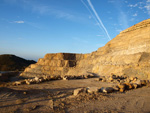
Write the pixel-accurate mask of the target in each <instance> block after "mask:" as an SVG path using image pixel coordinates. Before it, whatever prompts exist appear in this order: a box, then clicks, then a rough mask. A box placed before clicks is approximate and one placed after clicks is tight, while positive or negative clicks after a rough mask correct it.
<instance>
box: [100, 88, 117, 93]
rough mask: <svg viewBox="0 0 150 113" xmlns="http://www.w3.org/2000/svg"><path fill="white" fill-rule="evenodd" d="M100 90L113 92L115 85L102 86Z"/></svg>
mask: <svg viewBox="0 0 150 113" xmlns="http://www.w3.org/2000/svg"><path fill="white" fill-rule="evenodd" d="M100 90H101V92H103V93H112V92H113V91H114V88H113V87H102V88H101V89H100Z"/></svg>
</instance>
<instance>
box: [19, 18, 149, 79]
mask: <svg viewBox="0 0 150 113" xmlns="http://www.w3.org/2000/svg"><path fill="white" fill-rule="evenodd" d="M149 70H150V19H148V20H144V21H142V22H140V23H138V24H136V25H134V26H132V27H130V28H128V29H126V30H124V31H122V32H121V33H120V34H119V35H118V36H116V37H115V38H114V39H112V40H111V41H110V42H108V43H107V44H106V45H105V46H104V47H101V48H99V49H98V50H97V51H95V52H93V53H90V54H70V53H57V54H47V55H45V57H44V58H43V59H39V61H38V62H37V63H36V64H32V65H30V66H29V67H28V68H26V69H25V71H24V72H23V73H22V74H21V75H22V76H27V77H34V76H43V75H56V76H57V75H61V76H65V75H76V76H78V75H82V74H89V73H90V74H91V73H92V74H96V75H105V76H107V75H110V74H111V73H114V74H116V75H123V74H126V75H128V76H137V77H139V78H143V79H150V72H149Z"/></svg>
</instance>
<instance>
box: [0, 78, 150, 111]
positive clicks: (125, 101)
mask: <svg viewBox="0 0 150 113" xmlns="http://www.w3.org/2000/svg"><path fill="white" fill-rule="evenodd" d="M94 79H95V78H89V79H77V80H56V81H47V82H44V83H40V84H32V85H20V86H8V87H0V113H28V112H30V113H59V112H60V113H103V112H105V113H118V112H121V113H122V112H125V113H150V87H147V86H144V87H142V88H138V89H133V90H129V91H126V92H124V93H120V92H114V93H110V94H104V93H95V94H87V93H81V94H80V95H77V96H73V91H74V89H77V88H82V87H93V86H96V87H106V86H112V85H115V84H113V83H106V82H100V81H95V80H94Z"/></svg>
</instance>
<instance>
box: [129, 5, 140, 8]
mask: <svg viewBox="0 0 150 113" xmlns="http://www.w3.org/2000/svg"><path fill="white" fill-rule="evenodd" d="M137 6H138V4H129V5H128V7H131V8H132V7H137Z"/></svg>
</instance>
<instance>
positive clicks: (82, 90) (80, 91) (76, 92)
mask: <svg viewBox="0 0 150 113" xmlns="http://www.w3.org/2000/svg"><path fill="white" fill-rule="evenodd" d="M82 92H84V88H78V89H75V90H74V92H73V95H74V96H76V95H78V94H80V93H82Z"/></svg>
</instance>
